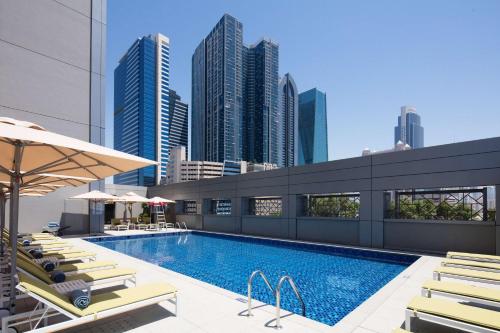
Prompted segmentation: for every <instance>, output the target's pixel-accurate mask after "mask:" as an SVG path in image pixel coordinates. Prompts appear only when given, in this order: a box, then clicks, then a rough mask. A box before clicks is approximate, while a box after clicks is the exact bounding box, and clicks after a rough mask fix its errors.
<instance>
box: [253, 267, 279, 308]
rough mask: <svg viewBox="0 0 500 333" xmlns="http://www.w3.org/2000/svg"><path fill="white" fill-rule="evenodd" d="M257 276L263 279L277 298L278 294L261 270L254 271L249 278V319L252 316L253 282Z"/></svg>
mask: <svg viewBox="0 0 500 333" xmlns="http://www.w3.org/2000/svg"><path fill="white" fill-rule="evenodd" d="M256 276H260V277H262V279H263V280H264V282H265V284H266V286H267V287H268V288H269V290H271V292H272V293H273V296H276V292H275V291H274V289H273V287H271V284H270V283H269V280H268V279H267V277H266V275H265V274H264V273H263V272H262V271H261V270H256V271H253V272H252V274H251V275H250V277H249V278H248V312H247V316H249V317H250V316H252V282H253V279H254V278H255V277H256Z"/></svg>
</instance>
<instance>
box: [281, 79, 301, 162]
mask: <svg viewBox="0 0 500 333" xmlns="http://www.w3.org/2000/svg"><path fill="white" fill-rule="evenodd" d="M279 116H280V124H279V129H280V130H279V139H278V140H279V149H278V151H279V152H280V158H279V162H278V163H277V164H278V166H280V167H291V166H294V165H297V163H298V161H297V156H298V141H299V140H298V133H299V128H298V123H299V92H298V90H297V85H296V84H295V81H294V80H293V78H292V76H291V75H290V73H287V74H285V76H284V77H283V78H282V79H281V81H280V83H279Z"/></svg>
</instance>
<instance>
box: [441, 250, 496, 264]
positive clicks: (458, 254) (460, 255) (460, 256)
mask: <svg viewBox="0 0 500 333" xmlns="http://www.w3.org/2000/svg"><path fill="white" fill-rule="evenodd" d="M446 257H447V258H451V259H454V258H457V259H465V258H467V259H469V260H482V261H495V262H500V256H493V255H489V254H479V253H467V252H448V253H447V254H446Z"/></svg>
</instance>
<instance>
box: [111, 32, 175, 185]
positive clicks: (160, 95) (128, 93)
mask: <svg viewBox="0 0 500 333" xmlns="http://www.w3.org/2000/svg"><path fill="white" fill-rule="evenodd" d="M169 53H170V41H169V39H168V37H165V36H163V35H161V34H156V35H149V36H144V37H142V38H140V39H137V40H136V41H135V42H134V43H133V44H132V46H131V47H130V48H129V49H128V51H127V52H126V53H125V55H124V56H123V57H122V58H121V59H120V61H119V64H118V66H117V67H116V69H115V72H114V82H115V90H114V145H115V149H117V150H120V151H123V152H126V153H129V154H132V155H136V156H141V157H144V158H147V159H150V160H156V161H158V162H159V165H158V166H150V167H146V168H143V169H140V170H135V171H131V172H127V173H123V174H120V175H117V176H115V177H114V180H115V183H117V184H123V185H135V186H152V185H155V184H158V183H159V181H160V179H161V178H162V177H166V169H167V162H168V158H169V152H170V143H169V141H170V133H169V132H170V126H171V114H170V110H169V106H170V103H169V81H170V68H169V63H170V55H169Z"/></svg>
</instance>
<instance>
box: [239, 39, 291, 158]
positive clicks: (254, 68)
mask: <svg viewBox="0 0 500 333" xmlns="http://www.w3.org/2000/svg"><path fill="white" fill-rule="evenodd" d="M278 50H279V46H278V44H277V43H275V42H273V41H271V40H266V39H263V40H261V41H259V42H258V43H256V44H254V45H251V46H250V47H248V48H247V47H245V49H244V58H245V59H244V61H245V64H244V75H243V76H244V81H245V89H244V90H245V93H244V99H245V112H244V115H245V117H244V126H245V132H244V135H245V139H244V144H243V152H244V154H243V155H244V156H243V158H244V159H245V160H246V161H251V162H256V163H274V164H280V163H279V162H280V161H279V160H280V157H281V155H282V154H281V153H280V145H279V137H280V129H279V126H280V118H279V112H278V111H279V110H278V106H279V105H278V80H279V74H278V66H279V65H278V64H279V58H278Z"/></svg>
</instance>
